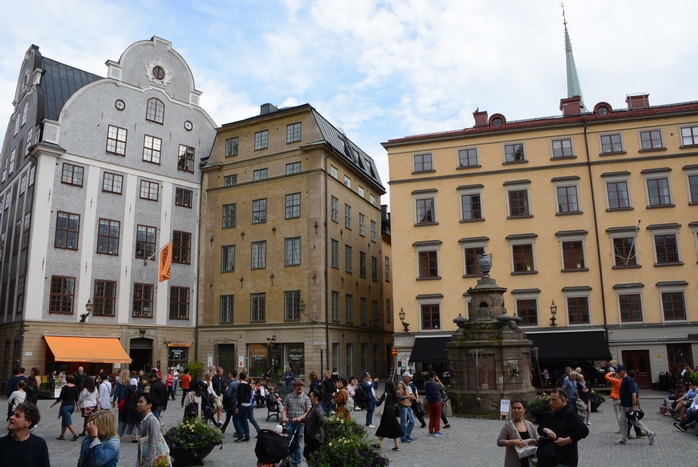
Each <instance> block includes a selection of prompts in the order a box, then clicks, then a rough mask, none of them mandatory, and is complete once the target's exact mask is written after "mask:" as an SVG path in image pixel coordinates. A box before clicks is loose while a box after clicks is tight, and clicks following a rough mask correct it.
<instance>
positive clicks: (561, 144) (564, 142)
mask: <svg viewBox="0 0 698 467" xmlns="http://www.w3.org/2000/svg"><path fill="white" fill-rule="evenodd" d="M551 143H552V146H553V159H557V158H559V157H574V154H573V153H572V140H571V139H569V138H566V139H554V140H552V142H551Z"/></svg>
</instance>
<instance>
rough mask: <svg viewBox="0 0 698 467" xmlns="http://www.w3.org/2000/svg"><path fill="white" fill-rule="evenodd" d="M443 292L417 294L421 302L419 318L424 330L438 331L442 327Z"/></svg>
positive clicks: (418, 300)
mask: <svg viewBox="0 0 698 467" xmlns="http://www.w3.org/2000/svg"><path fill="white" fill-rule="evenodd" d="M442 300H443V295H442V294H422V295H417V302H418V303H419V318H420V320H419V321H420V325H421V330H422V331H437V330H439V329H441V301H442Z"/></svg>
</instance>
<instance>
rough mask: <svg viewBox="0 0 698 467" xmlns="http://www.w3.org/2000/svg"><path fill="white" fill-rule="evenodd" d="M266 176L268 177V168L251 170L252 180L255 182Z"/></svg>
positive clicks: (264, 178)
mask: <svg viewBox="0 0 698 467" xmlns="http://www.w3.org/2000/svg"><path fill="white" fill-rule="evenodd" d="M267 178H269V170H268V169H257V170H255V171H254V172H252V180H253V181H255V182H258V181H260V180H266V179H267Z"/></svg>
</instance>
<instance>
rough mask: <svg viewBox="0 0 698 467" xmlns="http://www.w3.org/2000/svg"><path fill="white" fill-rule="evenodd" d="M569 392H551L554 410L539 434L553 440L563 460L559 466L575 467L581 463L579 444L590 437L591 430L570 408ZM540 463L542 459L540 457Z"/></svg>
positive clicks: (556, 389) (542, 424) (544, 421)
mask: <svg viewBox="0 0 698 467" xmlns="http://www.w3.org/2000/svg"><path fill="white" fill-rule="evenodd" d="M568 402H569V400H568V398H567V391H565V390H564V389H563V388H555V389H553V390H552V391H551V392H550V408H551V409H552V410H553V411H552V412H551V413H550V415H548V416H547V417H546V418H545V420H543V421H542V422H541V424H540V425H538V434H539V435H541V436H548V437H549V438H552V439H553V440H554V442H555V446H557V448H558V449H557V452H559V454H560V455H561V456H562V459H561V460H560V461H559V462H558V464H557V465H563V466H570V467H574V466H576V465H577V464H578V463H579V453H578V451H577V443H578V442H579V441H580V440H581V439H583V438H586V437H587V436H588V435H589V428H588V427H587V426H586V424H585V423H584V422H582V419H581V418H579V415H577V413H576V412H575V411H574V410H572V409H570V408H569V404H568ZM538 461H539V462H541V459H540V457H539V459H538Z"/></svg>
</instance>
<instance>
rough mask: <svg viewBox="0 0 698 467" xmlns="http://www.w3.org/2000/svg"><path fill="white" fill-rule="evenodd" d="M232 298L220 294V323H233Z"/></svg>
mask: <svg viewBox="0 0 698 467" xmlns="http://www.w3.org/2000/svg"><path fill="white" fill-rule="evenodd" d="M236 139H237V138H236ZM234 299H235V295H221V300H220V302H221V303H220V310H219V311H218V322H219V323H220V324H233V316H234V314H233V309H234V302H235V300H234Z"/></svg>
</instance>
